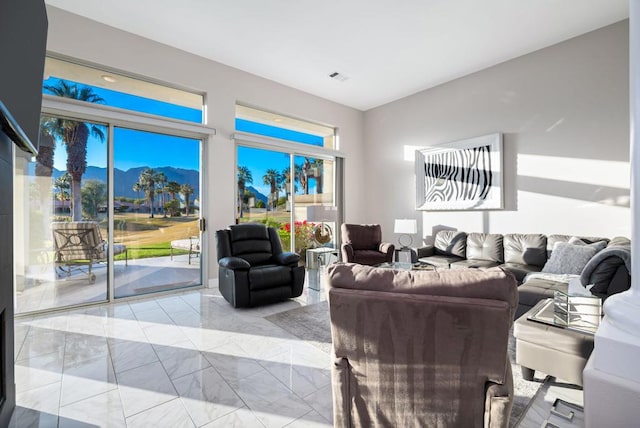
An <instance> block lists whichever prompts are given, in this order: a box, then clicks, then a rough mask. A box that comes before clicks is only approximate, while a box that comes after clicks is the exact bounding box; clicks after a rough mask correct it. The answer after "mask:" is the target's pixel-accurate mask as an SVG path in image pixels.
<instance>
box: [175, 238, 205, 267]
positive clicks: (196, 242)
mask: <svg viewBox="0 0 640 428" xmlns="http://www.w3.org/2000/svg"><path fill="white" fill-rule="evenodd" d="M173 250H183V251H188V263H189V264H191V258H192V257H198V256H199V255H200V238H199V237H197V236H191V237H189V238H188V239H175V240H173V241H171V246H170V249H169V254H170V256H171V260H173Z"/></svg>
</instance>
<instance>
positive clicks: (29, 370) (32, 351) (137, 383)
mask: <svg viewBox="0 0 640 428" xmlns="http://www.w3.org/2000/svg"><path fill="white" fill-rule="evenodd" d="M321 298H322V296H321V294H320V293H318V292H314V291H313V290H308V289H305V294H304V295H303V296H301V297H300V298H298V299H292V300H289V301H286V302H282V303H278V304H274V305H268V306H263V307H259V308H252V309H242V310H237V309H233V308H232V307H231V306H230V305H229V304H228V303H227V302H226V301H225V300H224V299H223V298H222V297H221V296H220V294H219V292H218V290H217V287H215V289H214V288H207V289H202V290H194V291H187V292H182V293H179V294H175V295H171V296H159V297H155V298H154V297H150V298H147V299H144V300H136V301H129V302H121V303H115V304H111V305H108V304H105V305H100V306H93V307H88V308H83V309H76V310H71V311H65V312H59V313H55V314H50V315H47V316H38V317H27V318H17V319H16V327H15V342H16V346H15V350H16V351H15V359H16V361H15V364H16V389H17V397H16V399H17V407H16V410H15V412H14V415H13V419H12V422H11V425H10V426H11V427H15V428H18V427H20V428H22V427H61V428H62V427H172V428H173V427H233V426H242V427H259V428H261V427H284V426H286V427H303V426H304V427H323V426H324V427H327V426H331V425H332V423H331V421H332V403H331V379H330V374H329V368H330V359H329V355H328V354H327V353H325V352H323V351H321V350H320V349H318V348H317V347H315V346H313V345H311V344H309V343H306V342H304V341H301V340H300V339H297V338H295V337H294V336H292V335H290V334H289V333H287V332H285V331H284V330H282V329H281V328H279V327H277V326H275V325H274V324H272V323H271V322H269V321H267V320H265V319H264V317H265V316H267V315H271V314H273V313H277V312H281V311H286V310H289V309H293V308H295V307H299V306H301V305H306V304H312V303H316V302H318V301H319V300H320V299H321Z"/></svg>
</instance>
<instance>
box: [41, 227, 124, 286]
mask: <svg viewBox="0 0 640 428" xmlns="http://www.w3.org/2000/svg"><path fill="white" fill-rule="evenodd" d="M51 230H52V232H53V246H54V252H55V256H54V262H55V267H56V270H58V272H59V275H60V274H61V273H64V274H66V276H67V278H69V277H71V274H72V273H73V272H74V271H79V272H83V273H86V274H87V276H88V278H89V283H90V284H93V283H94V282H95V280H96V275H95V274H94V273H93V272H92V269H93V265H94V264H96V263H99V262H103V261H106V260H107V254H108V253H107V250H108V245H107V241H105V240H103V239H102V233H101V232H100V227H98V223H96V222H95V221H72V222H68V221H60V222H53V223H51ZM113 253H114V255H118V254H122V253H124V255H125V266H126V265H128V262H129V258H128V254H127V247H126V246H125V245H122V244H114V245H113Z"/></svg>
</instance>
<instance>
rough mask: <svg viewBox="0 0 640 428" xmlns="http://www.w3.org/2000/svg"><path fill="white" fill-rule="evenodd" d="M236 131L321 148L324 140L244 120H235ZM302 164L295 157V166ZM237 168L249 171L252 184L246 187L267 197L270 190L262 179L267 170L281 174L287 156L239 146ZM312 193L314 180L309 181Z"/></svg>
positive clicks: (299, 157)
mask: <svg viewBox="0 0 640 428" xmlns="http://www.w3.org/2000/svg"><path fill="white" fill-rule="evenodd" d="M236 130H238V131H244V132H250V133H253V134H259V135H265V136H268V137H274V138H280V139H283V140H288V141H293V142H297V143H303V144H309V145H313V146H319V147H322V146H323V145H324V139H323V138H322V137H320V136H317V135H312V134H306V133H304V132H297V131H292V130H289V129H284V128H278V127H277V126H271V125H265V124H262V123H256V122H251V121H248V120H244V119H236ZM303 162H304V158H303V157H301V156H296V158H295V163H296V164H299V165H302V163H303ZM238 166H246V167H247V168H249V170H250V171H251V176H252V177H253V184H248V185H247V186H253V187H255V188H256V189H257V190H258V191H259V192H260V193H262V194H263V195H265V196H268V195H269V192H270V191H271V188H270V186H268V185H265V184H264V183H263V177H264V175H265V174H266V172H267V170H268V169H275V170H276V171H278V172H280V173H282V171H284V170H285V169H286V168H287V167H288V166H289V154H287V153H281V152H273V151H270V150H262V149H254V148H249V147H242V146H241V147H238ZM314 192H315V180H311V181H310V182H309V193H314ZM298 193H302V189H300V186H298ZM280 196H284V192H280Z"/></svg>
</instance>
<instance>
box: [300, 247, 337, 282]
mask: <svg viewBox="0 0 640 428" xmlns="http://www.w3.org/2000/svg"><path fill="white" fill-rule="evenodd" d="M338 254H339V253H338V250H337V249H336V248H329V247H320V248H309V249H308V250H307V253H306V256H307V260H306V266H305V267H306V268H307V277H308V279H309V288H310V289H312V290H316V291H319V290H320V269H323V268H325V267H326V266H328V265H329V264H331V263H335V262H337V261H338Z"/></svg>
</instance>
